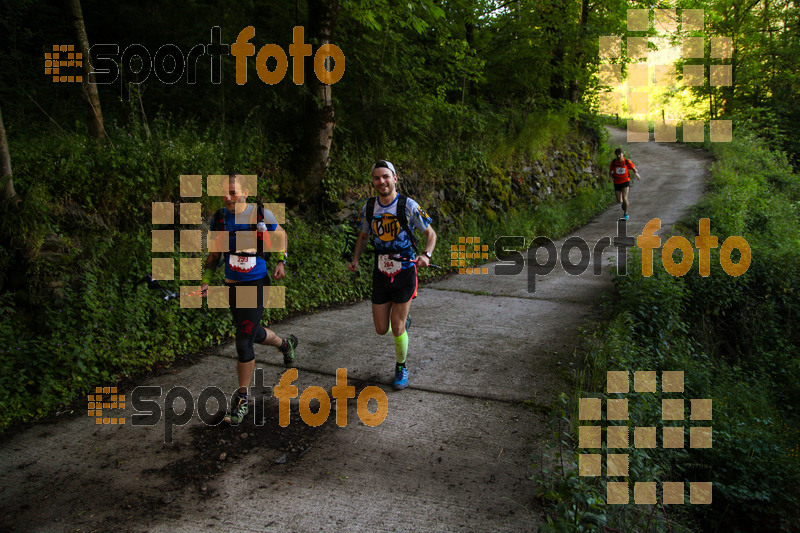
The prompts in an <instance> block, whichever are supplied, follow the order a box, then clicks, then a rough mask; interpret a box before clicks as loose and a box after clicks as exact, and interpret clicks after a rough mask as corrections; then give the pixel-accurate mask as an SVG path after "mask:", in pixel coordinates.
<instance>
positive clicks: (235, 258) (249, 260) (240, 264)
mask: <svg viewBox="0 0 800 533" xmlns="http://www.w3.org/2000/svg"><path fill="white" fill-rule="evenodd" d="M228 266H230V267H231V270H233V271H234V272H250V271H251V270H253V269H254V268H255V267H256V257H255V256H252V255H236V254H230V255H229V256H228Z"/></svg>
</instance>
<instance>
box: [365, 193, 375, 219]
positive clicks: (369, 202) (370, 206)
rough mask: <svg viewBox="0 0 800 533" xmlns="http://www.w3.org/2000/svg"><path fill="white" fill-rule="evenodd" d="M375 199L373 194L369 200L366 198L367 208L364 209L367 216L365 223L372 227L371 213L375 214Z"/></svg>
mask: <svg viewBox="0 0 800 533" xmlns="http://www.w3.org/2000/svg"><path fill="white" fill-rule="evenodd" d="M375 200H377V197H375V196H373V197H371V198H370V199H369V200H367V210H366V213H365V214H366V216H367V219H366V221H365V223H366V224H368V227H372V215H374V214H375Z"/></svg>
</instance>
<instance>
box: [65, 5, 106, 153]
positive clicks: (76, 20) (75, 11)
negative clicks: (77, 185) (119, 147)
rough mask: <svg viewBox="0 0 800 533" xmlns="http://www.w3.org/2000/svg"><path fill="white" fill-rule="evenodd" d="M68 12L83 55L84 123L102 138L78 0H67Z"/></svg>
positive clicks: (99, 116) (94, 86)
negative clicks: (85, 105) (85, 106)
mask: <svg viewBox="0 0 800 533" xmlns="http://www.w3.org/2000/svg"><path fill="white" fill-rule="evenodd" d="M68 3H69V13H70V17H71V18H72V25H73V27H74V28H75V36H76V37H77V38H78V44H79V45H80V48H81V54H82V55H83V72H84V74H85V75H84V76H83V81H82V87H83V97H84V99H85V100H86V103H87V106H88V107H87V110H86V123H87V125H88V126H89V133H90V134H91V136H92V137H94V138H95V139H98V140H102V139H104V138H105V136H106V130H105V128H104V127H103V113H102V111H101V110H100V95H99V94H97V85H96V84H95V82H94V81H95V80H94V74H92V71H94V68H92V56H91V55H89V37H88V36H87V35H86V26H85V25H84V23H83V11H82V10H81V1H80V0H68Z"/></svg>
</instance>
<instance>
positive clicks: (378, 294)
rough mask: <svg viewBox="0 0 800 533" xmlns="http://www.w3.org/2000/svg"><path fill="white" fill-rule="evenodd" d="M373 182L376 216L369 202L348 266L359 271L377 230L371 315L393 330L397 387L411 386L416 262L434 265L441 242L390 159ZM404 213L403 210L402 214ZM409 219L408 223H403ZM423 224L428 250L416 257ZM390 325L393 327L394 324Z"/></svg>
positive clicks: (379, 328)
mask: <svg viewBox="0 0 800 533" xmlns="http://www.w3.org/2000/svg"><path fill="white" fill-rule="evenodd" d="M372 186H373V187H375V190H376V191H377V192H378V196H377V198H376V199H375V202H374V207H373V212H372V216H371V220H367V217H368V215H367V211H368V205H369V204H370V202H367V205H365V206H364V208H363V209H362V210H361V233H360V234H359V236H358V239H357V240H356V246H355V251H354V253H353V261H352V262H351V263H350V264H349V265H347V268H348V269H350V271H351V272H356V271H357V270H358V258H359V257H361V254H362V253H363V252H364V249H365V248H366V246H367V239H368V238H369V235H370V233H372V234H374V237H373V243H374V245H375V255H376V261H375V266H374V268H373V272H372V320H373V322H374V323H375V331H376V332H377V333H378V335H386V334H387V333H389V332H390V331H391V332H392V334H393V335H394V351H395V355H396V357H397V364H396V365H395V372H394V388H395V389H397V390H400V389H405V388H406V387H407V386H408V367H407V366H406V355H407V353H408V326H409V325H410V323H411V317H409V316H408V310H409V309H410V308H411V299H412V298H415V297H416V296H417V267H426V266H428V265H429V264H430V261H431V255H432V254H433V249H434V247H435V246H436V232H435V231H433V228H432V227H431V225H430V223H431V218H430V217H429V216H428V215H427V213H425V211H423V210H422V209H421V208H420V207H419V204H418V203H417V202H415V201H414V200H412V199H411V198H408V197H404V196H401V195H399V194H398V193H397V173H396V172H395V169H394V165H392V164H391V163H390V162H389V161H383V160H380V161H377V162H376V163H375V164H374V165H373V166H372ZM403 202H404V203H405V217H404V218H403V219H401V218H399V217H398V211H397V207H398V204H400V203H403ZM400 216H402V213H401V215H400ZM403 221H405V226H406V227H405V228H404V227H403ZM414 229H419V230H421V231H422V233H423V234H424V235H425V249H424V250H425V251H424V252H423V253H422V254H421V255H420V256H419V259H416V260H415V256H416V254H415V251H414V245H413V244H412V238H413V236H412V234H411V232H412V231H413V230H414ZM390 326H391V327H390Z"/></svg>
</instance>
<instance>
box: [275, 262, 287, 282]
mask: <svg viewBox="0 0 800 533" xmlns="http://www.w3.org/2000/svg"><path fill="white" fill-rule="evenodd" d="M285 265H286V263H284V262H283V261H278V264H277V265H275V272H274V273H273V274H272V278H273V279H283V278H285V277H286V266H285Z"/></svg>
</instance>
